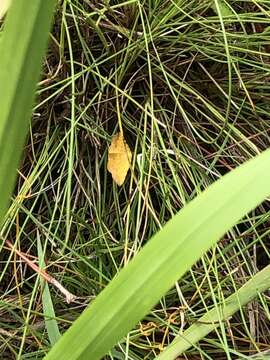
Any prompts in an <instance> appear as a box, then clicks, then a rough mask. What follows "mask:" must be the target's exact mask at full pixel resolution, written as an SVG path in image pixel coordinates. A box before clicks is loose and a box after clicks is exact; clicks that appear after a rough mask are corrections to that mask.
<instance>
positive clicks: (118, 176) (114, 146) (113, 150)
mask: <svg viewBox="0 0 270 360" xmlns="http://www.w3.org/2000/svg"><path fill="white" fill-rule="evenodd" d="M131 158H132V153H131V150H130V148H129V146H128V144H127V143H126V141H125V138H124V135H123V134H122V133H121V132H119V133H117V134H116V135H114V136H113V138H112V142H111V145H110V147H109V154H108V164H107V169H108V171H109V172H110V173H111V174H112V178H113V180H114V181H115V182H116V184H117V185H119V186H120V185H122V184H123V182H124V181H125V178H126V176H127V173H128V169H129V168H130V163H131Z"/></svg>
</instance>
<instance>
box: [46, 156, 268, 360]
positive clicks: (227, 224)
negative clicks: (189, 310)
mask: <svg viewBox="0 0 270 360" xmlns="http://www.w3.org/2000/svg"><path fill="white" fill-rule="evenodd" d="M269 166H270V150H267V151H265V152H264V153H262V154H261V155H259V156H258V157H256V158H254V159H252V160H250V161H248V162H247V163H245V164H243V165H242V166H240V167H239V168H237V169H236V170H234V171H232V172H230V173H229V174H227V175H225V176H224V177H223V178H222V179H220V180H218V181H217V182H215V183H214V184H213V185H211V186H210V187H209V188H208V189H207V190H205V191H204V192H203V193H202V194H201V195H199V196H198V197H197V198H196V199H194V200H193V201H191V202H190V203H189V204H188V205H187V206H185V207H184V208H183V209H182V210H181V211H180V212H179V213H178V214H177V215H175V216H174V217H173V218H172V219H171V220H170V221H169V222H168V223H167V224H166V225H165V226H164V228H163V229H162V230H161V231H159V232H158V233H157V234H156V235H155V236H154V237H153V238H152V239H151V240H150V241H148V243H147V244H146V245H145V246H144V248H143V249H142V250H141V251H140V252H139V253H138V255H136V256H135V257H134V258H133V260H131V261H130V263H129V264H128V265H127V266H126V267H125V268H124V269H122V270H121V271H120V272H119V273H118V275H117V276H116V277H115V278H114V279H113V280H112V281H111V283H110V284H109V285H108V286H107V287H106V288H105V289H104V290H103V291H102V292H101V293H100V294H99V295H98V296H97V298H96V299H95V300H94V301H93V303H92V304H91V305H90V306H89V308H88V309H86V310H85V311H84V313H83V314H82V315H81V316H80V317H79V318H78V319H77V320H76V321H75V322H74V323H73V325H72V326H71V327H70V328H69V329H68V330H67V332H66V333H65V334H64V335H63V336H62V337H61V339H60V340H59V341H58V342H57V344H56V345H55V346H54V347H53V348H52V350H51V351H50V352H49V354H48V355H47V356H46V359H47V360H52V359H58V360H61V359H63V360H64V359H67V358H68V359H69V360H75V359H86V358H87V359H91V360H95V359H100V358H101V357H102V356H104V355H105V354H106V353H107V352H108V351H109V350H110V349H111V348H112V346H113V345H114V344H116V343H117V341H119V340H121V339H122V338H123V336H125V335H126V334H127V332H128V331H129V330H130V329H132V327H134V325H136V324H137V323H138V321H139V320H140V319H141V318H142V317H143V316H145V315H146V314H147V313H148V312H149V311H150V309H151V308H152V307H153V306H154V305H155V304H156V303H157V302H158V300H159V299H160V298H161V296H162V295H164V294H165V293H166V291H168V290H169V288H170V287H171V286H173V284H174V283H175V281H177V280H178V279H179V278H180V277H181V276H183V275H184V274H185V272H186V271H187V270H188V269H190V267H191V266H192V265H193V264H194V263H195V262H196V261H197V260H198V259H199V258H200V257H201V256H202V254H203V253H205V251H206V250H207V249H209V248H210V247H211V246H213V245H214V244H215V243H216V242H217V241H218V239H219V238H220V237H221V236H222V235H223V234H224V233H225V232H226V231H227V230H229V229H230V228H231V227H232V226H233V225H234V224H235V223H236V222H237V221H238V220H239V219H240V218H241V217H242V216H244V215H245V214H247V213H248V212H249V211H250V210H251V209H253V208H254V207H255V206H256V205H258V204H259V203H260V202H261V201H262V200H263V199H264V198H265V197H266V196H267V195H269V193H270V185H269V183H270V172H269V171H268V169H269Z"/></svg>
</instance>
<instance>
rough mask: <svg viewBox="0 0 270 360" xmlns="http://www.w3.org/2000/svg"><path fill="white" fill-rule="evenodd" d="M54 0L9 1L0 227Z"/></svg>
mask: <svg viewBox="0 0 270 360" xmlns="http://www.w3.org/2000/svg"><path fill="white" fill-rule="evenodd" d="M54 4H55V0H35V1H28V0H16V1H12V3H11V7H10V9H9V11H8V14H7V19H6V23H5V27H4V30H3V35H2V37H1V46H0V54H1V56H0V189H1V200H0V224H1V222H2V221H3V217H4V215H5V212H6V210H7V207H8V202H9V198H10V195H11V192H12V190H13V187H14V182H15V178H16V168H17V166H18V163H19V159H20V156H21V153H22V149H23V144H24V141H25V138H26V134H27V126H28V122H29V119H30V117H31V111H32V105H33V102H34V95H35V88H36V84H37V81H38V77H39V74H40V67H41V59H42V56H43V54H44V52H45V49H46V44H47V39H48V35H49V29H50V24H51V20H52V15H53V9H54Z"/></svg>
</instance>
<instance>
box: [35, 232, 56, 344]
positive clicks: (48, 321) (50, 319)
mask: <svg viewBox="0 0 270 360" xmlns="http://www.w3.org/2000/svg"><path fill="white" fill-rule="evenodd" d="M37 248H38V259H39V267H40V268H41V269H44V267H45V262H44V252H43V249H42V246H41V242H40V237H39V233H38V234H37ZM40 287H41V291H42V306H43V314H44V318H45V326H46V330H47V333H48V337H49V340H50V343H51V345H52V346H53V345H54V344H55V343H56V342H57V341H58V339H60V337H61V334H60V331H59V328H58V324H57V321H56V320H55V312H54V307H53V302H52V298H51V294H50V289H49V286H48V284H47V282H45V280H44V279H43V278H42V277H40Z"/></svg>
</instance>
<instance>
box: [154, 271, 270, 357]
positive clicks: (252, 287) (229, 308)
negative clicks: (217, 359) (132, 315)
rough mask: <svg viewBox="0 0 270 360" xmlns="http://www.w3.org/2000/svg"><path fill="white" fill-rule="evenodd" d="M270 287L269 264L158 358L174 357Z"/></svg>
mask: <svg viewBox="0 0 270 360" xmlns="http://www.w3.org/2000/svg"><path fill="white" fill-rule="evenodd" d="M269 287H270V265H268V266H267V267H266V268H264V269H263V270H261V271H260V272H258V273H257V274H256V275H255V276H254V277H253V278H251V279H250V280H249V281H248V282H247V283H246V284H245V285H243V286H242V287H241V288H240V289H239V290H238V291H237V292H236V293H234V294H232V295H231V296H229V297H228V298H227V299H226V300H225V301H224V304H221V305H220V306H219V307H218V308H214V309H212V310H210V311H209V312H207V313H206V314H205V315H203V316H202V317H201V318H200V319H199V320H198V323H196V324H194V325H192V326H190V327H189V328H188V329H187V330H186V331H184V333H183V334H182V335H181V336H179V337H177V338H176V339H175V340H174V341H173V342H172V344H171V345H170V346H168V347H167V348H166V349H165V350H164V351H163V352H162V353H161V354H160V355H159V356H158V357H157V359H158V360H170V359H175V358H176V357H177V356H178V355H181V354H182V353H183V352H184V351H186V350H187V349H189V348H190V347H191V346H192V345H194V344H196V343H197V342H198V341H200V340H201V339H203V338H204V337H205V336H206V335H207V334H209V333H210V332H211V331H212V330H214V329H216V328H217V327H219V326H220V321H224V320H226V319H228V318H229V317H230V316H231V315H233V314H234V313H235V312H236V311H237V310H239V309H240V308H241V307H242V306H244V305H246V304H247V303H248V302H250V301H251V300H252V299H253V298H255V297H256V296H257V295H258V293H260V292H262V291H265V290H267V289H268V288H269Z"/></svg>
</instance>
